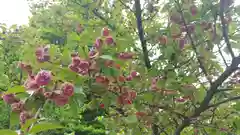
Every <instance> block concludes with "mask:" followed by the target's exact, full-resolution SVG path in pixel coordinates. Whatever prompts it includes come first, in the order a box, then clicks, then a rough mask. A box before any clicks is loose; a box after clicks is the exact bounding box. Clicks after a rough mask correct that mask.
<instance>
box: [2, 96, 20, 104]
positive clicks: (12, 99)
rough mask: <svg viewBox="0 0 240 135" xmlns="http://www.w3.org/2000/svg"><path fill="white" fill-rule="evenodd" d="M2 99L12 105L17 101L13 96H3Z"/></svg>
mask: <svg viewBox="0 0 240 135" xmlns="http://www.w3.org/2000/svg"><path fill="white" fill-rule="evenodd" d="M2 99H3V101H4V102H5V103H7V104H13V103H16V102H18V101H19V100H18V99H16V97H15V95H14V94H3V96H2Z"/></svg>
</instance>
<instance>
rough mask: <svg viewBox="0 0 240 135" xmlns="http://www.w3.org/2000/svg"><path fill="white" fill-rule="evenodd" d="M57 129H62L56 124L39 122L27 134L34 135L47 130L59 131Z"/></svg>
mask: <svg viewBox="0 0 240 135" xmlns="http://www.w3.org/2000/svg"><path fill="white" fill-rule="evenodd" d="M59 128H64V127H63V126H61V125H60V124H57V123H47V122H41V123H38V124H36V125H34V126H33V127H32V128H31V129H30V131H29V133H30V134H36V133H39V132H42V131H47V130H52V129H59Z"/></svg>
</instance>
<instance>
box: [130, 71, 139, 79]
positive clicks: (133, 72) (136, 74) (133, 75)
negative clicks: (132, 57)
mask: <svg viewBox="0 0 240 135" xmlns="http://www.w3.org/2000/svg"><path fill="white" fill-rule="evenodd" d="M131 76H132V77H133V78H135V77H138V76H139V73H138V72H136V71H132V72H131Z"/></svg>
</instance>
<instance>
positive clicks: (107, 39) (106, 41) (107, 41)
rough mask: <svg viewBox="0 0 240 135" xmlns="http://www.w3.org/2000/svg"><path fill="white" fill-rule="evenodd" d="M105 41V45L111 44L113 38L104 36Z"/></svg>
mask: <svg viewBox="0 0 240 135" xmlns="http://www.w3.org/2000/svg"><path fill="white" fill-rule="evenodd" d="M105 43H106V44H107V45H112V44H113V43H114V40H113V38H112V36H108V37H106V39H105Z"/></svg>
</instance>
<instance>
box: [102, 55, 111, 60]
mask: <svg viewBox="0 0 240 135" xmlns="http://www.w3.org/2000/svg"><path fill="white" fill-rule="evenodd" d="M100 58H102V59H106V60H114V59H113V57H112V56H110V55H101V56H100Z"/></svg>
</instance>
